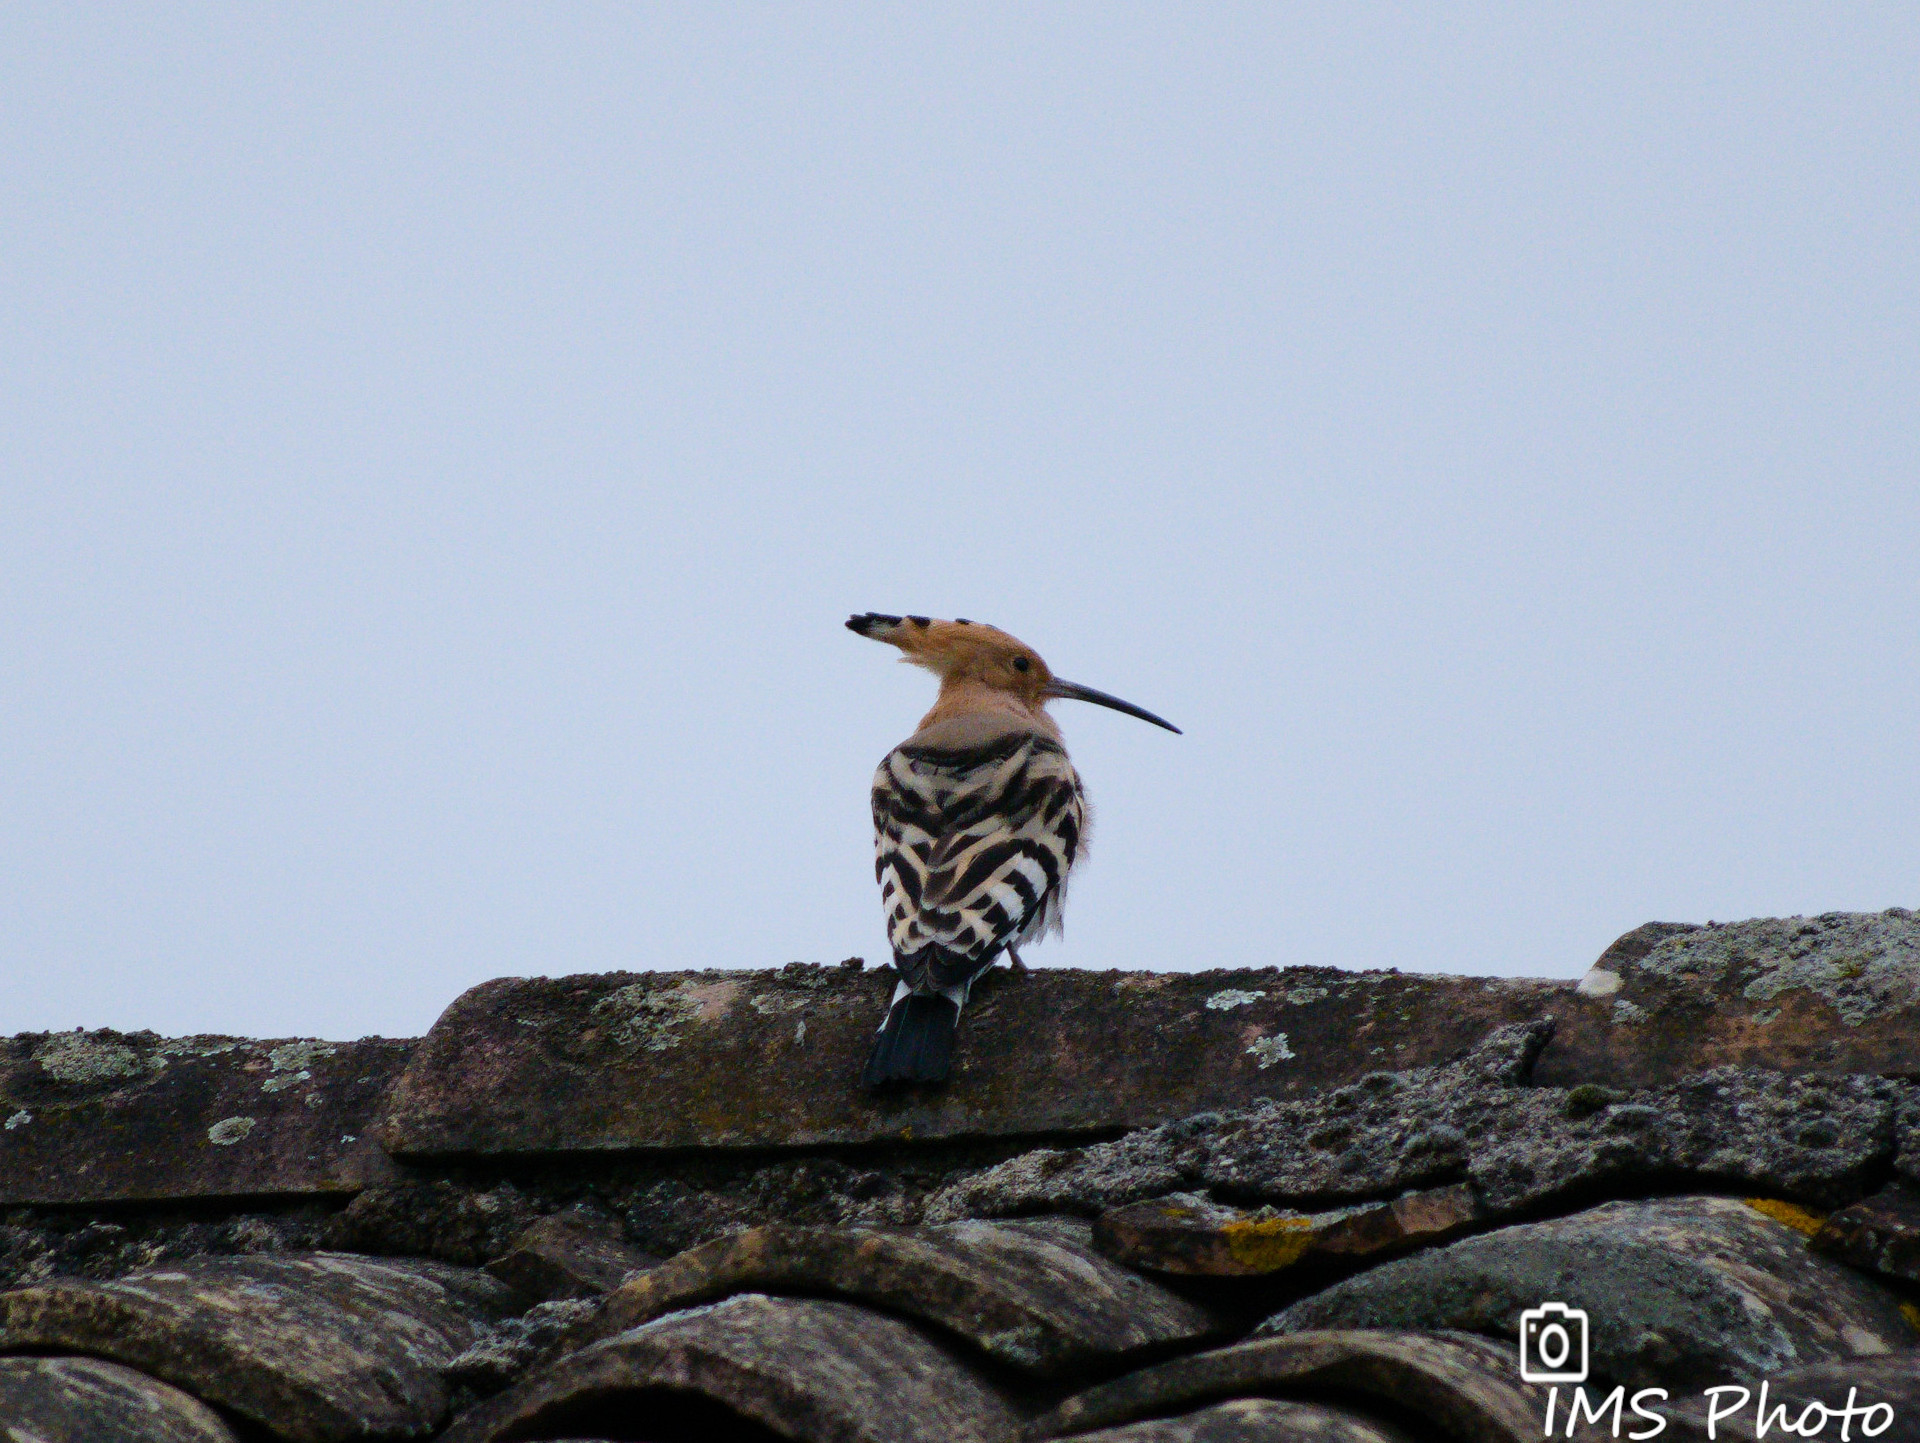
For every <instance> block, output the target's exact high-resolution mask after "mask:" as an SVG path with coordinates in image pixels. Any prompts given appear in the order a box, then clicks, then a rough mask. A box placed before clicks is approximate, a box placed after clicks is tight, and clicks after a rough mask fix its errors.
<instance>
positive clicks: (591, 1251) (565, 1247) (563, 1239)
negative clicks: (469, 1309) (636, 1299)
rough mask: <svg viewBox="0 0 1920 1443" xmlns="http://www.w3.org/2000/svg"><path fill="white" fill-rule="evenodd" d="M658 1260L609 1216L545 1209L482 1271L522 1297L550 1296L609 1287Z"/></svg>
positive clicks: (556, 1297)
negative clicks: (617, 1231) (617, 1229)
mask: <svg viewBox="0 0 1920 1443" xmlns="http://www.w3.org/2000/svg"><path fill="white" fill-rule="evenodd" d="M659 1261H660V1259H659V1258H657V1257H655V1256H654V1255H653V1254H652V1253H648V1252H642V1251H641V1250H640V1249H639V1248H636V1247H634V1246H632V1245H631V1244H629V1243H625V1242H622V1241H621V1240H620V1239H619V1238H618V1237H617V1236H615V1235H614V1227H613V1225H612V1224H611V1223H610V1222H609V1221H605V1220H596V1219H588V1218H586V1217H583V1216H582V1215H581V1214H579V1213H577V1212H571V1211H569V1212H559V1213H550V1214H548V1215H547V1216H546V1217H543V1218H540V1219H537V1220H536V1221H535V1222H533V1223H532V1224H530V1225H529V1226H528V1227H527V1228H526V1229H525V1230H524V1231H523V1232H521V1234H520V1235H519V1236H518V1237H516V1238H515V1239H514V1240H513V1246H512V1247H510V1248H509V1249H507V1251H506V1252H505V1253H504V1254H502V1255H501V1256H500V1257H497V1258H495V1259H494V1260H493V1261H492V1262H490V1263H488V1264H487V1271H488V1272H489V1273H492V1274H493V1276H494V1277H496V1278H498V1279H500V1281H501V1282H503V1283H506V1284H507V1285H508V1286H509V1287H511V1288H513V1289H514V1290H515V1291H516V1292H518V1293H520V1294H521V1295H522V1296H523V1297H529V1298H537V1299H539V1300H540V1301H542V1302H553V1301H557V1300H559V1299H561V1298H590V1297H599V1296H601V1295H602V1294H605V1293H610V1292H612V1291H613V1290H614V1289H615V1288H617V1287H619V1286H620V1285H621V1284H622V1283H624V1282H625V1281H626V1280H627V1276H628V1275H629V1274H630V1273H635V1272H639V1271H641V1270H642V1269H645V1268H650V1267H653V1266H654V1265H655V1264H657V1263H658V1262H659Z"/></svg>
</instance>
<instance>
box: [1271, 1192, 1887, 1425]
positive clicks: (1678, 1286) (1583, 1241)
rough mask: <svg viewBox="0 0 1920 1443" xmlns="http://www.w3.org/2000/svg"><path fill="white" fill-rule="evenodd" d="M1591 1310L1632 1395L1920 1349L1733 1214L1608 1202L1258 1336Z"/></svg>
mask: <svg viewBox="0 0 1920 1443" xmlns="http://www.w3.org/2000/svg"><path fill="white" fill-rule="evenodd" d="M1548 1300H1551V1301H1555V1302H1560V1303H1564V1304H1566V1305H1568V1306H1569V1307H1573V1308H1581V1309H1584V1310H1585V1311H1586V1313H1587V1315H1588V1318H1589V1328H1590V1336H1591V1349H1592V1351H1591V1358H1592V1366H1593V1368H1594V1370H1595V1371H1596V1372H1597V1373H1599V1374H1601V1375H1604V1376H1605V1377H1608V1378H1610V1379H1612V1380H1613V1381H1614V1382H1617V1383H1625V1384H1629V1385H1631V1386H1634V1387H1651V1386H1665V1387H1670V1388H1674V1387H1678V1388H1690V1387H1693V1386H1696V1385H1700V1386H1705V1385H1707V1384H1710V1383H1720V1382H1735V1383H1738V1382H1744V1381H1746V1380H1749V1379H1758V1378H1761V1377H1764V1376H1766V1375H1768V1374H1772V1373H1779V1372H1781V1371H1783V1370H1786V1369H1789V1368H1796V1367H1804V1366H1807V1365H1810V1364H1814V1363H1829V1362H1834V1363H1837V1362H1845V1361H1849V1360H1852V1359H1857V1358H1862V1357H1871V1356H1875V1355H1877V1354H1880V1353H1885V1352H1889V1351H1892V1350H1895V1349H1900V1348H1910V1347H1912V1346H1913V1345H1914V1344H1915V1342H1916V1341H1920V1339H1916V1337H1915V1334H1914V1330H1913V1328H1912V1326H1911V1325H1910V1324H1909V1323H1908V1322H1907V1321H1906V1319H1905V1318H1904V1317H1902V1316H1901V1313H1900V1309H1899V1301H1898V1299H1897V1298H1895V1297H1894V1296H1893V1295H1892V1294H1891V1293H1889V1292H1887V1291H1885V1290H1883V1289H1880V1288H1878V1287H1876V1286H1875V1285H1874V1284H1873V1283H1871V1282H1869V1281H1868V1280H1867V1279H1865V1278H1863V1277H1862V1276H1861V1275H1859V1274H1857V1273H1855V1272H1853V1271H1851V1270H1850V1269H1848V1268H1845V1267H1842V1266H1840V1265H1839V1264H1836V1263H1834V1262H1832V1261H1830V1260H1828V1259H1827V1258H1824V1257H1821V1256H1820V1255H1819V1254H1817V1253H1811V1252H1809V1251H1808V1250H1807V1248H1806V1238H1805V1236H1804V1235H1803V1234H1802V1233H1800V1232H1797V1231H1795V1230H1794V1229H1793V1228H1790V1227H1787V1226H1785V1225H1783V1224H1782V1223H1779V1222H1776V1221H1775V1220H1774V1219H1772V1218H1771V1217H1768V1216H1766V1215H1764V1214H1763V1213H1761V1212H1760V1211H1758V1210H1756V1209H1755V1208H1753V1207H1750V1206H1748V1205H1747V1204H1745V1203H1742V1202H1740V1201H1738V1200H1736V1199H1732V1198H1722V1197H1693V1198H1667V1199H1661V1200H1658V1201H1653V1202H1620V1203H1608V1204H1605V1205H1604V1206H1601V1207H1597V1208H1591V1209H1589V1210H1587V1211H1586V1212H1583V1213H1577V1214H1575V1215H1573V1216H1571V1217H1565V1218H1554V1219H1552V1220H1550V1221H1547V1222H1540V1223H1527V1224H1523V1225H1521V1226H1517V1227H1508V1228H1501V1229H1500V1230H1498V1231H1496V1232H1491V1233H1485V1234H1482V1235H1481V1236H1479V1237H1473V1238H1468V1239H1466V1240H1464V1241H1462V1242H1457V1243H1451V1244H1449V1245H1447V1246H1445V1247H1442V1248H1438V1249H1435V1250H1434V1251H1432V1252H1428V1253H1421V1254H1417V1255H1415V1256H1413V1257H1408V1258H1402V1259H1399V1260H1398V1261H1395V1262H1389V1263H1383V1264H1381V1265H1380V1266H1379V1267H1377V1268H1375V1269H1373V1270H1372V1271H1370V1272H1366V1273H1362V1274H1360V1275H1359V1276H1357V1277H1353V1278H1348V1279H1346V1280H1345V1281H1344V1282H1340V1283H1336V1284H1334V1285H1333V1286H1332V1287H1330V1288H1327V1289H1326V1290H1324V1291H1323V1292H1320V1293H1317V1294H1315V1295H1314V1296H1312V1297H1310V1298H1306V1299H1303V1300H1302V1301H1300V1302H1298V1303H1295V1304H1294V1305H1293V1306H1292V1307H1290V1308H1287V1309H1286V1310H1285V1311H1284V1312H1281V1313H1278V1314H1276V1315H1275V1316H1274V1317H1272V1318H1270V1319H1268V1321H1267V1322H1266V1323H1264V1324H1262V1326H1261V1331H1262V1332H1263V1333H1278V1334H1287V1333H1311V1332H1314V1331H1318V1330H1322V1329H1327V1328H1414V1329H1432V1328H1463V1329H1469V1330H1473V1331H1478V1332H1487V1333H1498V1334H1501V1335H1503V1336H1506V1337H1511V1338H1518V1336H1519V1330H1520V1314H1521V1312H1522V1311H1523V1310H1525V1309H1528V1308H1533V1307H1536V1306H1538V1305H1539V1304H1540V1303H1541V1302H1542V1301H1548Z"/></svg>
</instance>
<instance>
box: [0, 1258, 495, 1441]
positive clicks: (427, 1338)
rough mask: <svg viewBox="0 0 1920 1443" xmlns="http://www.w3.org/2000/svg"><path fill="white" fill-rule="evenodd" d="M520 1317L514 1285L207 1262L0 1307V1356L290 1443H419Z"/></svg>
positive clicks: (382, 1265) (258, 1261)
mask: <svg viewBox="0 0 1920 1443" xmlns="http://www.w3.org/2000/svg"><path fill="white" fill-rule="evenodd" d="M515 1305H516V1304H515V1301H514V1299H513V1296H512V1293H511V1290H510V1289H508V1288H507V1286H506V1285H505V1284H504V1283H501V1282H499V1281H498V1280H496V1279H494V1278H490V1277H488V1276H487V1275H486V1274H484V1273H478V1272H473V1271H470V1270H468V1269H464V1268H455V1267H449V1266H447V1265H445V1264H439V1263H426V1262H405V1261H398V1260H387V1259H377V1258H361V1257H353V1256H349V1255H345V1254H339V1253H313V1254H308V1255H305V1256H300V1257H254V1258H197V1259H194V1260H192V1261H189V1262H185V1263H181V1264H179V1265H178V1266H176V1267H172V1268H165V1269H156V1270H154V1271H152V1272H148V1273H136V1274H134V1275H132V1276H130V1277H127V1278H122V1279H120V1280H118V1281H116V1282H107V1283H95V1282H80V1281H77V1280H72V1279H59V1280H55V1281H53V1282H50V1283H45V1284H41V1285H39V1286H36V1287H31V1288H22V1289H18V1290H16V1291H14V1292H10V1293H4V1294H0V1350H7V1351H18V1350H21V1349H54V1350H71V1351H73V1352H85V1353H92V1354H97V1355H99V1356H101V1357H105V1358H110V1359H112V1360H113V1361H115V1362H120V1363H125V1364H127V1365H128V1366H130V1367H134V1368H138V1369H140V1370H141V1371H143V1372H147V1373H151V1374H152V1375H153V1376H155V1377H157V1378H161V1379H163V1380H165V1381H167V1382H169V1383H172V1384H174V1385H175V1386H177V1387H179V1388H182V1389H184V1390H185V1391H187V1392H190V1393H192V1394H194V1395H195V1396H196V1397H199V1398H201V1399H204V1400H206V1401H208V1402H211V1403H216V1404H219V1405H221V1406H223V1407H226V1408H230V1409H232V1410H233V1411H234V1412H235V1413H236V1414H238V1415H239V1416H241V1417H243V1418H247V1419H251V1420H252V1421H254V1422H256V1423H259V1424H261V1425H262V1426H264V1427H266V1428H269V1429H271V1430H272V1431H273V1432H274V1433H276V1434H278V1435H279V1436H281V1437H283V1438H285V1439H288V1440H292V1443H334V1440H345V1439H377V1438H410V1437H415V1436H418V1435H419V1434H421V1433H424V1432H425V1431H426V1430H428V1429H429V1428H431V1427H432V1426H433V1425H434V1424H435V1423H437V1422H438V1421H439V1420H440V1417H441V1415H442V1414H443V1413H444V1411H445V1409H446V1404H447V1385H446V1381H445V1379H444V1377H443V1376H442V1374H443V1371H444V1369H445V1368H446V1365H447V1364H448V1363H449V1362H451V1361H452V1359H453V1358H454V1356H455V1355H456V1354H458V1353H459V1352H460V1351H461V1350H462V1349H464V1348H465V1347H467V1345H468V1344H470V1343H471V1342H473V1340H474V1338H475V1337H476V1336H477V1334H478V1332H479V1330H480V1328H481V1327H482V1326H483V1324H484V1323H486V1322H487V1321H490V1320H491V1319H493V1318H495V1317H498V1316H501V1315H502V1314H504V1313H505V1312H507V1311H508V1310H509V1309H511V1308H513V1307H514V1306H515Z"/></svg>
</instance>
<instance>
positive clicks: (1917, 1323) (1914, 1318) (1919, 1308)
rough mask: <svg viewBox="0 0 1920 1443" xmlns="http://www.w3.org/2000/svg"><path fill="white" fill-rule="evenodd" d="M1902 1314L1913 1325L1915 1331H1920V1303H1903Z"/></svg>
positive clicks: (1901, 1306)
mask: <svg viewBox="0 0 1920 1443" xmlns="http://www.w3.org/2000/svg"><path fill="white" fill-rule="evenodd" d="M1900 1316H1901V1317H1903V1318H1905V1319H1906V1320H1907V1322H1908V1323H1909V1324H1911V1325H1912V1327H1913V1331H1914V1332H1916V1333H1920V1303H1902V1304H1901V1305H1900Z"/></svg>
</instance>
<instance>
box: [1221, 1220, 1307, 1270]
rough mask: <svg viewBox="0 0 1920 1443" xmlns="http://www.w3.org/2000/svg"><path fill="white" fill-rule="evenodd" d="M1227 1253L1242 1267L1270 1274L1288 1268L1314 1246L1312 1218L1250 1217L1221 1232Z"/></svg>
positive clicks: (1230, 1224) (1230, 1225)
mask: <svg viewBox="0 0 1920 1443" xmlns="http://www.w3.org/2000/svg"><path fill="white" fill-rule="evenodd" d="M1220 1233H1221V1236H1222V1237H1224V1238H1225V1239H1226V1242H1227V1252H1228V1253H1229V1254H1231V1255H1232V1257H1233V1260H1234V1261H1235V1262H1236V1263H1239V1264H1240V1265H1241V1266H1242V1267H1245V1268H1248V1269H1250V1270H1252V1271H1254V1272H1261V1273H1270V1272H1276V1271H1278V1270H1279V1269H1281V1268H1285V1267H1291V1266H1292V1265H1293V1264H1294V1263H1296V1262H1298V1261H1299V1259H1300V1255H1301V1254H1302V1253H1304V1252H1306V1250H1307V1249H1308V1248H1309V1247H1311V1246H1312V1245H1313V1220H1312V1219H1311V1218H1303V1217H1291V1218H1249V1219H1247V1220H1246V1221H1245V1222H1231V1223H1228V1224H1227V1225H1226V1226H1225V1227H1223V1228H1222V1229H1221V1230H1220Z"/></svg>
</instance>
